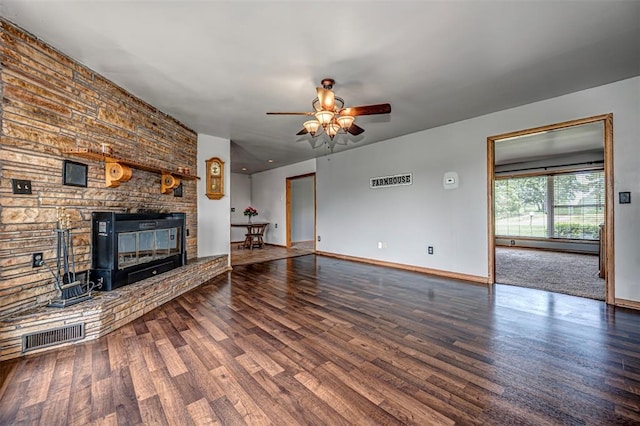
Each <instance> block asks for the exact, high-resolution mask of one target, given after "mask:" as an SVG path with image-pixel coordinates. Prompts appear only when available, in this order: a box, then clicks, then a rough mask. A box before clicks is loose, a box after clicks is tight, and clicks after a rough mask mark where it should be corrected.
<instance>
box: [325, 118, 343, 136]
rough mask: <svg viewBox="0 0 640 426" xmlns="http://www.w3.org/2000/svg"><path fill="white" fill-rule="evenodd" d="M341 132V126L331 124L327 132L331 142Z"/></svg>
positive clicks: (334, 123)
mask: <svg viewBox="0 0 640 426" xmlns="http://www.w3.org/2000/svg"><path fill="white" fill-rule="evenodd" d="M339 131H340V126H339V125H338V123H336V122H335V121H334V122H332V123H329V125H328V126H327V130H326V132H327V134H328V135H329V138H330V139H331V140H333V137H334V136H335V135H337V134H338V132H339Z"/></svg>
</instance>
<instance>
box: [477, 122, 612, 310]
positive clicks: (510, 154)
mask: <svg viewBox="0 0 640 426" xmlns="http://www.w3.org/2000/svg"><path fill="white" fill-rule="evenodd" d="M598 128H599V129H601V130H600V133H599V134H600V136H599V138H600V139H599V140H597V141H596V142H597V143H594V142H593V141H592V142H581V139H580V137H582V138H583V139H582V140H583V141H584V140H586V139H584V135H585V134H588V133H589V132H592V134H593V131H594V129H598ZM581 135H582V136H581ZM580 143H584V146H579V144H580ZM590 144H591V145H590ZM596 145H598V146H599V148H598V146H596ZM598 149H600V154H599V155H600V156H601V161H599V162H598V161H597V156H598V154H597V151H598ZM594 155H595V156H596V160H594V158H593V157H594ZM487 160H488V163H487V170H488V208H489V215H488V222H489V223H488V228H489V229H488V230H489V232H488V235H489V242H488V246H489V252H488V253H489V256H488V257H489V265H488V266H489V268H488V269H489V282H490V283H495V282H496V251H497V250H504V249H503V248H504V247H505V246H513V245H518V246H521V247H527V246H529V248H536V249H537V250H538V251H537V253H541V251H540V249H547V250H560V251H578V252H579V251H581V250H582V251H585V250H586V251H589V250H591V251H594V250H595V251H596V252H597V253H599V256H598V258H597V260H596V263H597V266H599V267H600V271H599V273H600V276H602V277H603V278H604V300H605V301H606V303H609V304H613V303H614V294H615V292H614V270H613V265H614V262H613V255H614V254H613V235H614V234H613V116H612V114H606V115H600V116H595V117H589V118H584V119H580V120H573V121H569V122H564V123H557V124H552V125H549V126H543V127H538V128H533V129H527V130H522V131H517V132H511V133H508V134H502V135H497V136H491V137H489V138H487ZM598 173H600V175H598ZM587 174H588V176H587V177H585V176H586V175H587ZM593 176H601V178H603V179H604V183H603V191H604V197H603V200H602V202H601V204H602V203H603V204H604V205H603V209H602V210H603V211H602V213H601V215H600V216H598V219H597V220H598V221H600V220H602V222H604V224H605V226H604V227H598V226H597V225H596V226H595V228H594V226H593V225H588V226H587V225H583V226H580V227H578V229H577V230H576V227H574V226H571V225H572V222H574V221H572V220H569V221H566V222H565V223H562V222H563V220H565V219H566V218H567V217H569V216H568V213H567V211H569V210H571V212H573V211H574V210H576V211H581V212H583V217H582V220H583V221H584V220H585V217H587V216H588V217H589V220H591V221H594V220H596V219H595V216H594V217H591V216H590V215H592V214H593V213H594V212H595V211H596V210H597V207H596V206H595V205H593V206H592V205H591V204H588V205H587V204H584V203H582V205H580V206H576V207H575V208H574V207H573V206H571V201H566V199H563V202H558V201H557V200H556V201H554V200H553V197H554V194H555V196H556V197H557V198H558V199H561V198H562V196H561V195H558V194H563V192H562V188H563V185H565V186H566V185H568V184H567V182H580V181H585V180H589V179H595V178H594V177H593ZM524 181H526V183H527V185H530V186H531V187H532V188H533V189H535V187H536V186H537V187H539V188H541V192H545V194H547V195H545V196H546V197H547V198H546V199H544V200H543V201H542V202H540V203H539V204H540V206H539V207H538V208H535V207H530V206H531V204H530V205H529V207H528V209H529V210H528V211H523V208H522V206H520V207H518V206H515V207H514V206H513V205H510V206H508V208H509V209H515V211H516V212H517V213H516V214H514V218H513V226H514V227H517V229H519V231H518V232H519V233H520V234H522V237H521V238H511V237H507V239H506V241H505V238H503V237H504V234H505V232H504V225H505V221H504V220H503V218H504V211H502V210H501V211H499V212H498V213H499V216H500V217H499V218H498V219H499V222H500V223H497V222H496V217H497V216H496V214H497V212H496V203H497V201H498V200H497V199H496V197H497V196H498V197H504V193H503V189H502V187H504V186H505V184H506V185H507V186H508V184H509V183H511V184H512V185H513V186H514V187H515V188H518V187H524V185H523V184H522V182H524ZM497 182H498V185H497V184H496V183H497ZM554 184H555V185H556V186H558V187H559V188H560V190H558V189H554ZM576 185H577V183H576ZM497 186H499V187H500V188H499V189H498V190H496V188H497ZM571 191H572V189H566V190H565V193H570V194H572V195H571V197H568V198H570V199H571V200H577V199H579V198H580V197H578V196H577V195H575V193H576V192H575V191H574V192H573V193H572V192H571ZM579 195H582V196H583V197H584V194H582V193H579ZM525 197H526V196H525ZM534 198H535V197H534ZM565 198H567V197H566V196H565ZM529 202H531V200H529ZM498 204H500V203H498ZM512 204H514V203H512ZM587 210H588V211H587ZM585 212H586V213H585ZM572 214H573V213H572ZM527 215H529V216H527ZM524 216H526V217H524ZM527 220H528V222H527ZM508 222H509V221H508V220H507V223H508ZM525 222H527V223H525ZM497 228H500V229H497ZM591 228H594V229H595V230H594V229H591ZM585 229H589V231H587V233H588V232H591V235H587V236H586V237H585V238H584V239H583V240H581V239H580V237H577V236H574V235H571V234H570V235H568V236H567V235H566V234H563V232H578V231H581V232H583V231H585ZM520 231H521V232H520ZM534 231H535V232H534ZM598 231H599V232H598ZM509 232H513V231H509ZM509 232H507V234H509ZM527 232H530V233H531V235H526V233H527ZM536 232H537V233H543V235H537V234H536ZM593 232H596V233H598V234H599V235H598V237H597V238H598V239H599V242H598V241H596V237H594V236H593ZM501 234H502V235H501ZM501 237H502V238H501ZM525 250H526V249H525ZM503 253H504V252H501V253H500V254H501V255H502V254H503ZM519 254H521V255H522V254H526V252H525V251H523V252H521V253H519ZM539 257H540V258H542V257H543V256H539ZM598 261H599V262H598ZM516 285H517V284H516ZM550 291H553V290H550Z"/></svg>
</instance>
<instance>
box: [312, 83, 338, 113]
mask: <svg viewBox="0 0 640 426" xmlns="http://www.w3.org/2000/svg"><path fill="white" fill-rule="evenodd" d="M316 90H317V91H318V100H320V105H321V106H322V109H323V110H325V111H333V108H334V107H335V106H336V97H335V95H334V94H333V91H332V90H329V89H325V88H323V87H316Z"/></svg>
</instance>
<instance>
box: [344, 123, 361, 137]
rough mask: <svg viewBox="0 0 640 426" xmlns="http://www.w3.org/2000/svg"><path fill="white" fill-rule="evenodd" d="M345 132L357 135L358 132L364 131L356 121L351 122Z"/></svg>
mask: <svg viewBox="0 0 640 426" xmlns="http://www.w3.org/2000/svg"><path fill="white" fill-rule="evenodd" d="M347 132H349V133H351V134H352V135H353V136H358V135H359V134H360V133H362V132H364V129H363V128H362V127H360V126H358V125H357V124H356V123H353V124H352V125H351V127H349V128H348V129H347Z"/></svg>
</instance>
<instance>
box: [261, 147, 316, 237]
mask: <svg viewBox="0 0 640 426" xmlns="http://www.w3.org/2000/svg"><path fill="white" fill-rule="evenodd" d="M315 171H316V160H315V159H312V160H307V161H302V162H300V163H296V164H292V165H290V166H284V167H279V168H277V169H272V170H267V171H266V172H261V173H256V174H253V175H251V200H252V203H253V207H255V208H256V209H258V212H259V214H260V215H259V216H258V219H259V220H260V221H265V222H270V225H269V227H268V228H267V232H266V234H265V242H266V243H269V244H277V245H282V246H284V245H286V242H287V235H286V233H287V229H286V219H287V217H286V216H287V211H286V205H285V204H286V180H287V178H288V177H293V176H300V175H304V174H307V173H313V172H315ZM276 225H277V228H276Z"/></svg>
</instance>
